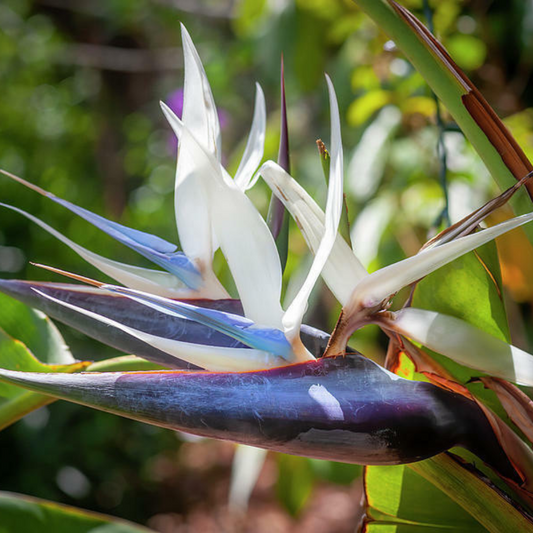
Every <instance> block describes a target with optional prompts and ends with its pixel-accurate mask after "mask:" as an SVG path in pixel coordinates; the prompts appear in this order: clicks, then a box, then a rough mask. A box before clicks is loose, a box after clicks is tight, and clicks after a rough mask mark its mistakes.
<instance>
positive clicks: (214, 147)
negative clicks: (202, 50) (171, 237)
mask: <svg viewBox="0 0 533 533" xmlns="http://www.w3.org/2000/svg"><path fill="white" fill-rule="evenodd" d="M181 36H182V43H183V55H184V70H185V81H184V88H183V120H184V122H185V123H186V124H187V125H188V127H189V129H190V130H191V132H192V134H193V135H194V137H195V138H196V139H197V141H198V142H199V143H200V144H201V145H202V146H203V147H204V148H205V150H207V151H208V152H209V153H210V154H213V155H215V156H216V157H217V158H218V159H219V160H220V125H219V122H218V115H217V110H216V106H215V102H214V99H213V94H212V92H211V88H210V86H209V81H208V80H207V76H206V74H205V71H204V68H203V66H202V62H201V60H200V57H199V55H198V52H197V51H196V48H195V47H194V44H193V42H192V40H191V37H190V35H189V33H188V32H187V30H186V29H185V26H183V24H182V25H181ZM163 111H164V112H165V115H166V117H167V119H168V120H169V122H170V124H171V126H172V127H173V129H174V131H175V132H176V135H177V136H178V142H179V149H178V161H177V166H176V184H175V204H174V205H175V213H176V225H177V228H178V234H179V238H180V243H181V247H182V249H183V251H184V252H185V254H186V255H187V257H189V258H191V259H193V260H196V261H198V262H200V264H201V267H202V268H203V271H204V272H205V273H206V276H207V277H210V278H212V277H213V275H212V267H211V262H212V258H213V253H214V251H213V244H212V231H211V218H210V216H209V211H208V209H207V205H206V200H205V194H204V192H203V189H202V187H201V185H200V183H199V180H198V178H197V176H196V173H197V171H198V169H197V167H196V164H195V161H194V160H193V159H190V158H188V157H186V156H185V154H186V153H187V150H186V147H184V146H183V144H184V142H186V141H185V140H184V139H180V137H179V135H178V132H177V130H176V128H175V127H174V124H173V116H174V113H172V112H171V111H170V109H168V108H166V109H165V108H164V109H163Z"/></svg>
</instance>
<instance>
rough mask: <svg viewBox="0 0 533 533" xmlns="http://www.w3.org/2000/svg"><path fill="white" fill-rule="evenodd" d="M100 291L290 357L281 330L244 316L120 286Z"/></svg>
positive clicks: (287, 343)
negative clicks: (108, 292) (125, 297)
mask: <svg viewBox="0 0 533 533" xmlns="http://www.w3.org/2000/svg"><path fill="white" fill-rule="evenodd" d="M102 288H104V289H107V290H110V291H112V292H114V293H118V294H122V295H124V296H127V297H128V298H131V299H133V300H135V301H136V302H139V303H143V304H144V305H147V306H149V307H152V308H154V309H157V310H160V311H161V312H163V313H167V314H170V315H174V316H176V315H178V316H182V317H185V318H188V319H190V320H194V321H195V322H199V323H200V324H203V325H205V326H208V327H210V328H212V329H214V330H216V331H219V332H221V333H225V334H226V335H229V336H230V337H233V338H234V339H236V340H239V341H240V342H242V343H243V344H246V345H247V346H250V347H251V348H256V349H258V350H263V351H266V352H270V353H273V354H276V355H280V356H282V357H286V358H290V357H291V355H292V347H291V344H290V343H289V341H288V340H287V338H286V337H285V334H284V333H283V332H282V331H281V330H279V329H275V328H263V327H260V326H258V325H256V324H255V323H254V322H252V321H251V320H249V319H247V318H245V317H242V316H239V315H234V314H231V313H226V312H224V311H217V310H214V309H205V308H203V307H197V306H195V305H191V304H188V303H185V302H180V301H176V300H170V299H168V298H162V297H159V296H154V295H151V294H147V293H143V292H140V291H135V290H132V289H126V288H123V287H115V286H108V285H105V286H104V287H102Z"/></svg>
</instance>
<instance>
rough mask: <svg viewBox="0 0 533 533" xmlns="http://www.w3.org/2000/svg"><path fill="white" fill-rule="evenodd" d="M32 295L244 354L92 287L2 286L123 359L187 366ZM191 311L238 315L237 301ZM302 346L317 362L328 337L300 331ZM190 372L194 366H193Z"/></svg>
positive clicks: (222, 338)
mask: <svg viewBox="0 0 533 533" xmlns="http://www.w3.org/2000/svg"><path fill="white" fill-rule="evenodd" d="M33 289H38V290H39V292H43V293H45V294H47V295H49V296H53V297H54V298H55V299H58V300H62V301H64V302H71V303H73V304H75V305H76V306H78V307H83V308H84V309H87V310H89V311H93V312H95V313H98V314H100V315H103V316H107V317H109V318H112V317H114V318H115V319H116V320H118V321H120V322H122V323H123V324H125V325H127V326H129V327H132V328H134V329H137V330H141V331H144V332H146V333H150V334H152V335H156V336H159V337H166V338H169V339H176V340H181V341H185V342H191V343H196V344H207V345H214V346H225V347H229V348H232V347H233V348H244V347H245V346H244V344H242V343H241V342H239V341H237V340H235V339H234V338H232V337H229V336H227V335H224V334H222V333H220V332H218V331H216V330H214V329H212V328H210V327H207V326H204V325H203V324H200V323H198V322H194V321H192V320H188V319H186V318H179V317H177V316H171V315H168V314H166V315H165V314H163V313H161V312H159V311H156V310H155V309H152V308H150V307H147V306H146V305H141V304H140V303H137V302H135V301H133V300H131V299H128V298H125V297H123V296H120V295H117V294H111V293H109V292H107V291H102V290H100V289H97V288H95V287H86V286H83V285H72V284H68V283H49V282H38V281H19V280H0V292H3V293H4V294H7V295H8V296H11V297H12V298H15V299H17V300H20V301H21V302H23V303H25V304H26V305H29V306H31V307H35V308H36V309H39V310H40V311H42V312H43V313H45V314H46V315H48V316H50V317H51V318H53V319H55V320H58V321H60V322H62V323H63V324H66V325H68V326H70V327H73V328H75V329H77V330H79V331H81V332H82V333H84V334H85V335H88V336H89V337H92V338H94V339H97V340H99V341H100V342H102V343H104V344H108V345H109V346H112V347H114V348H116V349H117V350H120V351H121V352H124V353H133V354H136V355H139V356H140V357H144V358H145V359H149V360H150V361H154V362H156V363H160V364H162V365H164V366H168V367H170V368H184V367H185V368H188V367H190V366H191V365H188V364H187V363H185V362H184V361H183V362H179V361H178V360H177V359H176V358H175V357H172V356H169V355H168V354H166V353H164V352H162V351H160V350H157V349H155V348H153V347H152V346H150V345H148V344H146V343H145V342H142V341H140V340H138V339H136V338H134V337H132V336H131V335H128V334H126V333H124V332H122V331H120V330H117V329H115V328H110V327H108V326H106V325H104V324H102V323H101V322H98V321H96V320H94V319H92V318H90V317H87V316H84V315H82V314H80V313H72V312H71V311H69V310H68V309H66V308H65V307H64V306H62V305H59V304H57V303H55V302H54V301H52V300H50V299H48V298H43V297H42V296H40V295H39V294H38V293H37V292H35V291H34V290H33ZM187 301H188V303H191V304H193V305H195V306H203V307H208V308H210V309H214V310H215V311H216V310H219V311H223V312H226V313H230V314H232V315H234V316H235V315H242V313H243V310H242V305H241V303H240V302H239V301H238V300H187ZM302 340H303V341H304V343H305V344H306V346H307V347H308V349H309V350H310V351H311V353H313V354H314V355H315V356H316V357H320V356H321V355H322V354H323V353H324V350H325V348H326V346H327V344H328V341H329V335H328V334H327V333H325V332H324V331H321V330H318V329H316V328H312V327H310V326H307V325H305V324H304V325H302ZM193 367H194V366H193Z"/></svg>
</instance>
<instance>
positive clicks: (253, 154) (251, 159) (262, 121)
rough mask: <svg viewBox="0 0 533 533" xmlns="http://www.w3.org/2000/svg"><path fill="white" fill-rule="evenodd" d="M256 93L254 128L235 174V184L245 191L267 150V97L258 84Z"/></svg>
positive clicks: (251, 130)
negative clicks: (265, 149)
mask: <svg viewBox="0 0 533 533" xmlns="http://www.w3.org/2000/svg"><path fill="white" fill-rule="evenodd" d="M255 87H256V93H255V108H254V118H253V120H252V127H251V129H250V135H249V136H248V142H247V143H246V148H245V149H244V154H243V156H242V159H241V162H240V164H239V168H238V169H237V172H236V174H235V183H236V184H237V185H238V187H239V188H240V189H241V190H243V191H245V190H246V189H247V188H248V186H249V185H250V181H251V180H252V177H253V175H254V172H255V171H256V170H257V167H258V166H259V163H261V159H263V151H264V148H265V131H266V106H265V95H264V94H263V90H262V89H261V86H260V85H259V84H258V83H256V84H255Z"/></svg>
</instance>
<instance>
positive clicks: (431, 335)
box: [389, 308, 533, 387]
mask: <svg viewBox="0 0 533 533" xmlns="http://www.w3.org/2000/svg"><path fill="white" fill-rule="evenodd" d="M389 325H390V326H391V327H392V328H393V329H394V331H396V332H398V333H400V334H402V335H405V336H406V337H409V338H410V339H413V340H414V341H417V342H420V343H421V344H423V345H424V346H426V347H427V348H430V349H431V350H433V351H435V352H438V353H441V354H443V355H445V356H446V357H449V358H450V359H453V360H454V361H456V362H457V363H460V364H462V365H465V366H468V367H470V368H474V369H476V370H479V371H480V372H482V373H486V374H489V375H491V376H496V377H500V378H503V379H506V380H508V381H512V382H514V383H518V384H520V385H527V386H530V387H531V386H533V356H532V355H531V354H529V353H527V352H524V351H523V350H520V349H519V348H517V347H516V346H512V345H510V344H507V343H506V342H503V341H501V340H500V339H497V338H496V337H493V336H492V335H489V334H488V333H485V332H484V331H482V330H480V329H477V328H475V327H474V326H471V325H470V324H468V323H466V322H464V321H463V320H460V319H458V318H454V317H451V316H448V315H443V314H440V313H435V312H433V311H425V310H423V309H414V308H407V309H402V310H401V311H398V312H397V313H395V318H394V319H393V320H392V321H391V323H390V324H389Z"/></svg>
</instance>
